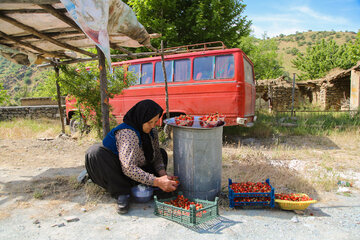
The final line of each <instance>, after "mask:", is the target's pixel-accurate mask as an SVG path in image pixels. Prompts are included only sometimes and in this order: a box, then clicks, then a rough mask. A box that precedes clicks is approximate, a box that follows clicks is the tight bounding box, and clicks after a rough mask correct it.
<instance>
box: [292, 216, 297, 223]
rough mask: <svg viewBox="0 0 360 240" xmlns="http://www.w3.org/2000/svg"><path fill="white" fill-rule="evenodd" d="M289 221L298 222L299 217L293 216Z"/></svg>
mask: <svg viewBox="0 0 360 240" xmlns="http://www.w3.org/2000/svg"><path fill="white" fill-rule="evenodd" d="M291 221H292V222H294V223H298V222H299V219H298V217H297V216H293V217H292V218H291Z"/></svg>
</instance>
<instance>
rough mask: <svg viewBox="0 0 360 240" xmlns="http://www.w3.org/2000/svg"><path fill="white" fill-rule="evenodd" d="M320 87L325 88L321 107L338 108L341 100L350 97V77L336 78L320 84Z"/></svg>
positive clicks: (326, 108)
mask: <svg viewBox="0 0 360 240" xmlns="http://www.w3.org/2000/svg"><path fill="white" fill-rule="evenodd" d="M321 88H326V91H324V93H325V96H324V97H323V98H324V99H323V105H322V108H323V109H325V110H328V109H331V108H332V109H335V110H340V108H341V100H343V99H348V98H350V78H349V77H344V78H338V79H336V80H333V81H331V82H330V84H322V85H321Z"/></svg>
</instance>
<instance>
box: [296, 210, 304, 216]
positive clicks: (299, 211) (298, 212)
mask: <svg viewBox="0 0 360 240" xmlns="http://www.w3.org/2000/svg"><path fill="white" fill-rule="evenodd" d="M294 212H295V213H296V214H298V215H304V214H305V211H304V210H294Z"/></svg>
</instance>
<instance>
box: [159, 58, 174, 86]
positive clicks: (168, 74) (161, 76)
mask: <svg viewBox="0 0 360 240" xmlns="http://www.w3.org/2000/svg"><path fill="white" fill-rule="evenodd" d="M172 67H173V66H172V61H165V70H166V79H167V81H168V82H172ZM155 82H156V83H163V82H165V78H164V72H163V68H162V62H157V63H156V64H155Z"/></svg>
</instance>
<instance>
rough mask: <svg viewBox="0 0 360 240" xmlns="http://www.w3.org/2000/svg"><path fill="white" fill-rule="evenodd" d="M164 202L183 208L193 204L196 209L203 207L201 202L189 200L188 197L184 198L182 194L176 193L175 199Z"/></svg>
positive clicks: (186, 208) (188, 207) (187, 208)
mask: <svg viewBox="0 0 360 240" xmlns="http://www.w3.org/2000/svg"><path fill="white" fill-rule="evenodd" d="M164 203H165V204H169V205H173V206H175V207H179V208H183V209H185V210H189V209H190V205H194V206H195V208H196V210H199V209H201V208H203V205H202V204H201V203H195V202H191V201H189V199H188V198H185V197H184V195H178V196H177V198H176V199H174V200H171V201H170V202H164Z"/></svg>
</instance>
